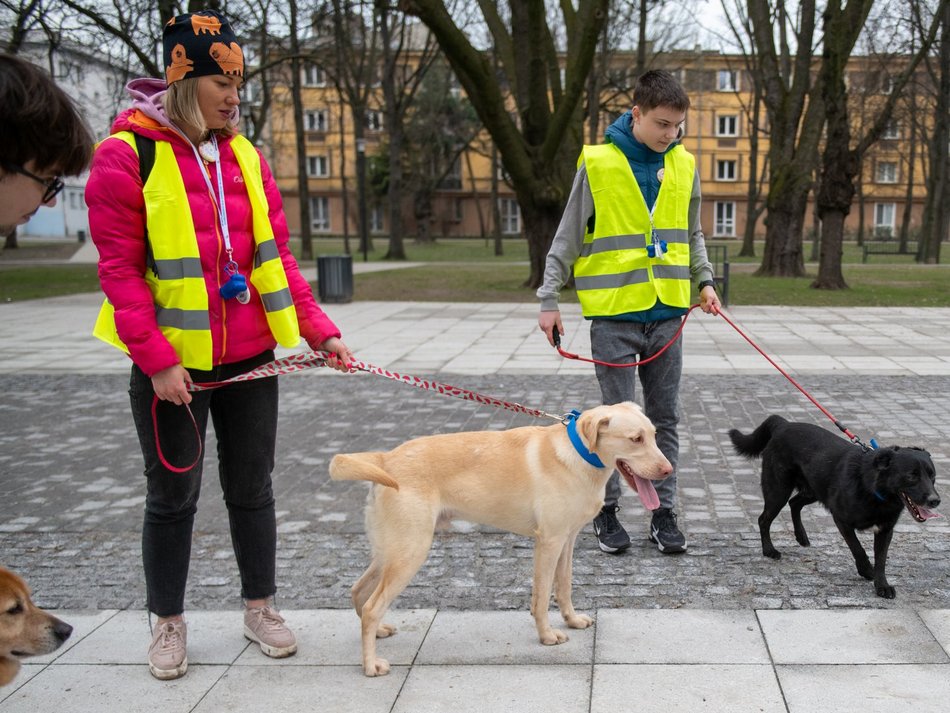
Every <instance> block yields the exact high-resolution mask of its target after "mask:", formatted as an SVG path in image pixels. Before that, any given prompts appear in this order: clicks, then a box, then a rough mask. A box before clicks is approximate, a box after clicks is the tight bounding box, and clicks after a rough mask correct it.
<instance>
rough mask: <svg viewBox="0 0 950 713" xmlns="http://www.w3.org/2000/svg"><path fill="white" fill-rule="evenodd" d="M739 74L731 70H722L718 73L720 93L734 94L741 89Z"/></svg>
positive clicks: (717, 87) (717, 80)
mask: <svg viewBox="0 0 950 713" xmlns="http://www.w3.org/2000/svg"><path fill="white" fill-rule="evenodd" d="M738 80H739V76H738V73H737V72H735V71H733V70H731V69H720V70H719V71H718V72H717V73H716V89H718V90H719V91H720V92H734V91H737V90H738V89H739V81H738Z"/></svg>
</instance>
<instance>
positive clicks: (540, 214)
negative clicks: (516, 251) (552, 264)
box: [522, 204, 561, 290]
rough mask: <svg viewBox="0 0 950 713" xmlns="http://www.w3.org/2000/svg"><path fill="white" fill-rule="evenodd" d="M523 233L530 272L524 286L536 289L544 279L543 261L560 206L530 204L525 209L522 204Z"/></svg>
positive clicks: (555, 228)
mask: <svg viewBox="0 0 950 713" xmlns="http://www.w3.org/2000/svg"><path fill="white" fill-rule="evenodd" d="M529 217H530V220H529ZM522 218H524V233H525V237H526V238H527V240H528V260H529V262H530V264H531V274H530V275H529V276H528V279H527V280H526V281H525V283H524V287H530V288H531V289H533V290H534V289H537V288H538V287H540V286H541V282H542V281H543V280H544V263H545V259H546V258H547V255H548V250H550V249H551V242H552V241H553V240H554V233H555V231H557V226H558V224H559V223H560V222H561V208H560V206H559V205H557V204H553V205H552V204H544V205H535V204H532V205H531V206H530V207H528V208H527V210H526V209H525V208H524V204H522Z"/></svg>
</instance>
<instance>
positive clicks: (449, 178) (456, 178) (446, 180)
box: [439, 156, 462, 191]
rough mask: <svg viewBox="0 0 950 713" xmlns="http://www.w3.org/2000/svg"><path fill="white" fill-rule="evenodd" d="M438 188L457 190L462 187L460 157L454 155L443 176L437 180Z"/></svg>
mask: <svg viewBox="0 0 950 713" xmlns="http://www.w3.org/2000/svg"><path fill="white" fill-rule="evenodd" d="M439 188H442V189H445V190H449V191H458V190H461V188H462V158H461V156H458V157H456V159H455V160H454V161H453V162H452V166H451V167H450V168H449V170H448V171H447V172H446V174H445V176H444V177H443V178H442V180H441V181H439Z"/></svg>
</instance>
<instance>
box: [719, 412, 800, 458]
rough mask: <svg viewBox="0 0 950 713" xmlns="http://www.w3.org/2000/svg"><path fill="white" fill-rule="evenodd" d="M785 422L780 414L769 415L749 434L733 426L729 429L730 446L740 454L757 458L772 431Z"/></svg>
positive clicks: (767, 442) (770, 436)
mask: <svg viewBox="0 0 950 713" xmlns="http://www.w3.org/2000/svg"><path fill="white" fill-rule="evenodd" d="M786 423H788V421H786V420H785V419H784V418H782V417H781V416H774V415H773V416H769V417H768V418H767V419H765V420H764V421H763V422H762V423H761V424H760V425H759V427H758V428H757V429H755V430H754V431H753V432H752V433H750V434H749V435H746V434H744V433H742V432H741V431H739V430H737V429H735V428H733V429H732V430H731V431H729V440H730V441H732V446H733V447H734V448H735V449H736V453H738V454H739V455H740V456H745V457H746V458H757V457H758V456H760V455H762V451H764V450H765V447H766V446H767V445H768V444H769V441H770V440H771V438H772V432H773V431H775V429H776V428H778V427H779V426H783V425H785V424H786Z"/></svg>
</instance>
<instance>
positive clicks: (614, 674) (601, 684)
mask: <svg viewBox="0 0 950 713" xmlns="http://www.w3.org/2000/svg"><path fill="white" fill-rule="evenodd" d="M590 710H591V711H598V712H599V711H663V712H664V713H698V712H699V711H702V712H703V713H747V712H748V713H752V712H753V711H754V712H755V713H786V708H785V703H784V701H783V699H782V691H781V690H780V689H779V686H778V682H777V681H776V679H775V674H774V673H773V672H772V667H771V666H769V665H767V664H766V665H721V664H715V665H714V664H701V665H679V664H678V665H654V664H644V665H629V664H627V665H603V664H599V665H597V666H596V667H595V668H594V685H593V689H592V692H591V701H590ZM840 710H842V711H843V710H847V709H844V708H843V709H840ZM839 713H840V712H839Z"/></svg>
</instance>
